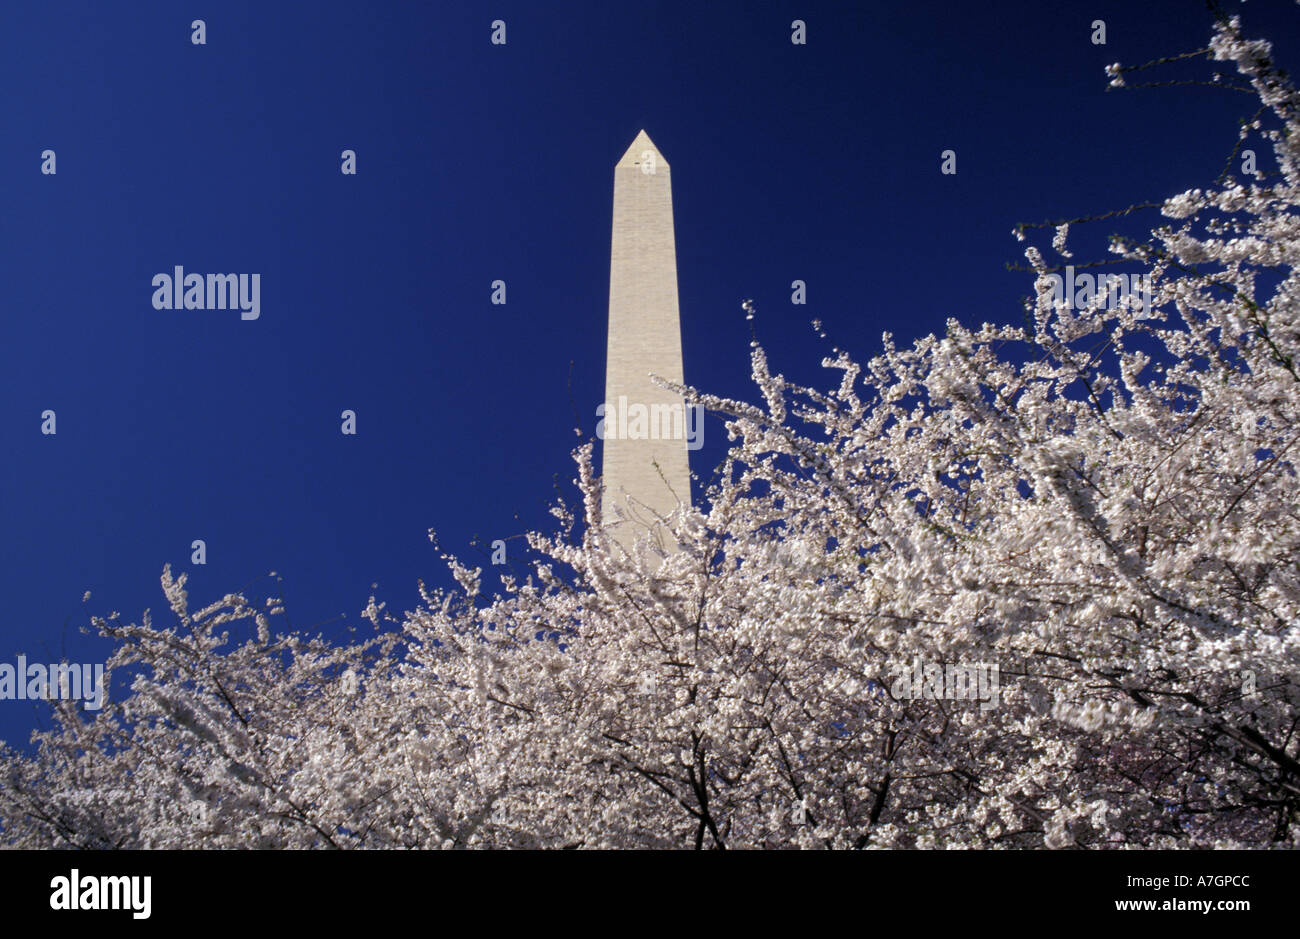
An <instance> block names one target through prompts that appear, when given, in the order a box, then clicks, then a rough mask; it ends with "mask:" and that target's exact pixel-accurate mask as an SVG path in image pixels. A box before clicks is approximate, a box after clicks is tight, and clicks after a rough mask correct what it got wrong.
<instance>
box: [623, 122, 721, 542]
mask: <svg viewBox="0 0 1300 939" xmlns="http://www.w3.org/2000/svg"><path fill="white" fill-rule="evenodd" d="M669 172H670V171H669V168H668V161H667V160H665V159H664V156H663V154H662V153H660V152H659V150H658V148H656V147H655V145H654V144H653V143H652V142H651V141H650V137H649V136H648V135H647V134H646V132H645V131H644V130H643V131H641V133H639V134H637V136H636V139H635V140H634V141H632V146H630V147H628V149H627V152H626V153H624V154H623V158H622V159H621V160H619V161H618V163H617V164H615V166H614V225H613V235H612V238H611V243H610V261H609V345H608V358H607V360H606V368H605V404H604V409H603V414H604V420H603V427H604V432H603V433H602V434H601V436H602V437H603V439H604V444H603V446H604V452H603V460H604V465H603V469H602V476H603V481H604V492H603V495H602V501H601V526H602V528H605V529H606V530H607V531H609V532H610V533H611V534H612V535H613V537H614V540H615V541H616V542H618V543H619V544H621V545H622V546H623V547H624V548H626V549H628V550H629V551H630V550H631V548H632V545H633V543H634V540H635V538H636V536H637V534H638V532H644V531H645V530H647V529H648V530H650V531H652V532H653V531H655V529H656V528H657V526H658V522H659V520H660V519H662V518H664V517H666V516H667V515H668V514H669V513H671V512H672V511H673V510H674V509H675V508H677V506H678V505H679V503H687V504H689V503H690V499H691V481H690V469H689V465H688V461H687V437H686V432H685V427H686V417H687V416H688V415H687V414H686V412H685V408H684V406H683V401H682V397H681V396H680V395H677V394H674V393H673V392H671V391H669V390H668V389H666V388H661V387H660V386H658V385H656V384H655V383H654V381H653V380H652V379H651V377H650V376H651V374H654V375H657V376H659V377H660V378H663V379H666V380H668V381H674V382H679V383H680V382H681V381H682V336H681V324H680V322H679V313H678V309H677V257H676V241H675V239H674V237H673V194H672V183H671V178H670V175H669ZM598 426H600V425H598ZM699 430H700V428H696V432H697V433H698V432H699ZM656 537H657V540H658V542H659V543H660V544H661V545H663V547H665V548H666V549H668V550H672V549H673V548H675V547H676V543H675V541H673V539H672V538H671V537H665V536H664V533H663V532H659V533H658V534H657V535H656Z"/></svg>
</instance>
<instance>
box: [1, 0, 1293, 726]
mask: <svg viewBox="0 0 1300 939" xmlns="http://www.w3.org/2000/svg"><path fill="white" fill-rule="evenodd" d="M1227 6H1228V8H1229V9H1231V10H1233V11H1237V10H1240V11H1241V12H1242V13H1243V15H1244V16H1245V19H1246V26H1247V32H1248V33H1251V34H1264V35H1267V36H1269V37H1270V38H1272V39H1274V40H1275V42H1277V43H1278V44H1279V50H1278V51H1279V55H1280V57H1281V58H1282V60H1283V61H1284V62H1290V63H1293V62H1294V61H1295V56H1296V50H1297V47H1300V42H1297V40H1300V29H1297V28H1296V27H1297V25H1298V24H1300V14H1298V11H1297V8H1296V6H1295V5H1294V4H1293V3H1290V2H1288V0H1274V2H1265V0H1255V2H1251V3H1250V4H1248V5H1242V4H1238V3H1235V2H1231V0H1229V3H1228V4H1227ZM196 17H198V18H203V19H204V20H205V21H206V26H207V44H206V45H205V46H194V45H191V42H190V25H189V24H190V21H191V20H192V19H194V18H196ZM498 18H499V19H503V20H505V21H506V23H507V40H508V41H507V44H506V45H505V46H504V47H498V46H493V45H492V44H491V43H490V42H489V38H490V23H491V21H492V20H494V19H498ZM795 18H799V19H803V20H805V21H806V23H807V30H808V43H807V45H805V46H794V45H792V44H791V42H790V39H789V37H790V23H791V20H793V19H795ZM1094 19H1103V20H1105V21H1106V24H1107V39H1108V43H1107V45H1105V46H1094V45H1093V44H1092V43H1091V42H1090V41H1089V34H1090V26H1089V24H1090V23H1091V22H1092V20H1094ZM1210 24H1211V18H1210V16H1209V14H1208V13H1207V12H1206V11H1205V9H1204V6H1203V4H1202V3H1200V2H1197V0H1159V2H1154V0H1153V2H1142V3H1131V2H1129V3H1116V2H1089V3H1086V4H1081V3H1074V4H1070V3H1065V4H1058V3H1044V2H1042V0H1027V2H1003V3H997V4H994V5H992V8H990V6H989V5H987V4H970V3H963V2H956V0H952V2H947V3H934V2H929V3H927V2H907V3H899V4H877V3H870V4H867V3H854V4H847V3H825V2H812V0H793V2H781V3H767V2H764V3H758V2H743V3H742V2H730V3H712V2H711V3H700V2H680V3H654V2H646V0H635V2H609V0H600V2H594V0H593V2H582V3H546V4H539V3H517V2H503V3H494V4H491V5H484V4H482V3H480V2H461V3H437V4H434V3H424V2H418V3H417V2H400V3H399V2H377V3H374V4H358V3H354V2H347V3H343V2H336V0H328V2H313V3H301V4H286V3H274V2H266V0H253V2H240V3H225V2H215V0H203V2H197V3H190V4H178V3H176V2H174V0H166V2H132V3H111V4H106V3H102V2H79V3H68V2H60V0H43V2H26V3H16V2H14V3H6V4H5V5H4V9H3V11H2V12H0V77H2V83H0V87H2V88H3V90H4V93H3V95H0V114H2V115H3V122H2V123H0V126H2V127H3V135H0V161H2V165H0V174H2V175H0V179H2V180H3V182H2V183H0V200H3V201H2V203H0V218H2V219H3V222H2V223H0V242H2V245H3V274H4V287H5V293H6V297H5V300H6V303H5V312H4V315H3V316H2V317H0V428H3V440H4V442H5V447H4V454H3V456H4V458H3V459H2V460H0V493H2V495H0V526H2V528H0V530H2V532H3V538H4V545H5V550H4V563H3V567H2V568H0V570H2V571H3V574H2V575H0V576H3V587H4V597H5V609H4V612H3V618H2V621H0V622H2V625H0V661H4V662H12V661H13V660H14V657H15V656H16V655H17V654H18V653H26V654H27V655H28V656H29V657H34V658H43V659H46V660H48V657H49V656H51V655H52V656H54V657H55V658H57V657H58V656H59V655H60V654H66V655H68V657H69V658H70V659H71V660H72V661H95V660H99V661H102V658H103V654H104V648H105V646H104V644H103V643H102V642H99V641H97V640H92V639H89V638H86V637H84V636H82V635H81V634H80V633H79V632H78V629H77V627H79V626H80V625H82V624H83V623H85V622H86V620H87V613H88V611H93V612H95V613H100V614H106V613H108V612H110V611H113V610H118V611H121V613H122V614H123V616H124V617H126V618H128V619H132V620H137V621H138V618H139V616H140V614H141V611H142V610H143V609H144V608H146V607H151V608H153V609H154V610H155V612H158V614H159V616H160V617H161V616H164V615H165V614H166V605H165V603H164V601H163V598H162V595H161V593H160V591H159V587H158V577H159V574H160V572H161V569H162V566H163V564H164V563H165V562H171V563H172V565H173V569H174V570H176V571H189V572H190V576H191V581H190V583H191V588H192V598H193V599H194V600H195V601H196V604H197V603H207V602H209V601H211V600H213V599H216V598H217V597H219V596H221V595H222V594H224V593H226V592H228V591H233V590H238V589H240V588H241V587H243V586H244V585H246V584H248V583H249V582H250V581H253V580H255V579H256V578H258V577H259V576H260V575H263V574H265V573H266V572H268V571H270V570H275V571H278V572H280V573H281V575H283V578H284V581H283V584H281V585H279V586H278V587H276V586H274V585H270V584H268V583H267V582H266V581H262V582H261V583H260V584H257V585H254V588H253V589H254V591H261V592H263V593H265V592H266V591H268V590H269V591H271V592H272V593H277V592H278V593H280V594H281V595H283V597H284V598H285V600H286V601H287V603H288V606H289V619H290V622H291V623H292V625H293V626H294V627H295V628H304V627H309V626H313V625H315V624H319V623H322V622H324V621H327V620H330V619H332V618H333V619H336V622H335V623H334V624H332V625H330V626H328V627H326V630H327V631H329V632H334V631H336V630H337V629H338V628H339V625H340V623H339V622H338V621H337V617H339V615H340V614H347V620H346V621H347V622H348V623H356V622H357V616H356V613H357V611H358V610H359V609H360V608H361V607H362V606H363V605H364V604H365V601H366V598H367V596H368V595H369V593H370V585H371V583H372V582H377V583H378V584H379V596H380V598H381V599H384V600H386V601H388V603H389V607H390V609H395V610H398V611H401V610H405V609H409V608H411V607H412V606H413V605H414V604H415V603H416V602H417V599H418V597H417V593H416V581H417V578H420V577H423V578H425V579H426V580H427V581H429V582H431V583H434V584H441V583H444V582H445V580H446V578H445V574H444V568H443V566H442V563H441V562H440V561H439V560H438V558H437V551H436V550H435V549H434V548H433V546H432V545H430V543H429V541H428V539H427V536H426V532H427V530H428V529H429V528H430V527H433V528H436V529H437V531H438V532H439V535H440V539H441V542H442V544H443V546H444V547H446V548H448V549H450V550H452V551H455V552H457V553H459V554H461V555H462V556H463V557H466V558H472V557H474V556H475V554H474V552H473V551H472V550H471V549H470V547H469V542H470V540H471V539H472V538H473V537H474V536H475V535H478V536H480V537H481V538H482V539H483V540H485V541H487V540H491V539H494V538H505V537H509V536H511V535H516V534H518V533H520V532H522V531H523V530H525V528H527V527H548V528H549V527H550V525H551V524H552V522H551V519H550V516H549V515H548V514H547V512H546V506H547V505H548V503H549V502H550V501H551V500H552V499H553V497H554V488H553V482H552V478H553V477H554V476H557V475H558V477H559V479H560V481H561V483H562V485H563V487H564V489H565V491H566V493H567V494H568V495H570V496H572V495H573V488H572V486H571V485H570V480H571V479H572V477H573V475H574V473H573V464H572V462H571V460H570V456H569V451H570V449H571V448H572V447H573V446H574V445H575V443H576V442H577V438H576V437H575V435H574V433H573V430H572V428H573V427H574V424H575V416H574V412H573V407H572V406H571V404H570V389H569V376H570V362H572V363H573V366H572V397H573V400H574V401H576V404H577V408H578V412H579V416H580V420H581V423H582V428H583V430H584V432H585V433H586V434H590V433H591V432H592V431H593V429H594V423H595V420H594V409H595V406H596V404H597V403H598V402H599V401H600V398H601V395H602V394H603V390H604V382H603V368H604V354H605V338H606V337H605V315H606V302H607V296H608V294H607V291H608V285H609V255H608V250H609V225H610V212H611V198H612V180H613V175H612V173H613V166H614V163H615V161H616V160H617V159H618V158H619V156H620V155H621V154H622V153H623V151H624V150H625V149H626V148H627V146H628V145H629V143H630V142H631V141H632V138H633V137H634V136H635V135H636V132H637V131H638V130H639V129H640V128H642V127H644V128H646V130H647V131H648V132H649V134H650V136H651V137H652V138H653V139H654V141H655V143H656V144H657V145H658V146H659V147H660V149H661V150H662V151H663V153H664V155H665V156H666V157H667V159H668V160H669V161H670V162H671V164H672V173H673V199H674V204H675V211H676V229H677V254H678V271H679V278H680V280H679V288H680V298H681V310H682V327H683V343H684V350H685V351H684V355H685V370H686V378H687V381H688V382H691V383H694V384H698V385H700V386H701V387H704V388H706V389H707V390H710V391H714V392H718V393H721V394H724V395H729V396H733V397H745V398H752V397H753V388H752V385H751V384H750V383H749V380H748V375H749V364H748V354H749V348H748V342H749V332H748V325H747V324H746V322H745V320H744V314H743V313H742V312H741V310H740V302H741V300H742V299H744V298H746V297H753V298H754V299H755V301H756V304H757V306H758V310H759V316H758V319H757V320H756V324H755V325H756V326H757V328H758V331H759V335H760V338H761V339H762V340H763V341H764V343H765V344H766V345H767V346H768V348H769V351H770V352H771V355H772V365H773V368H775V369H777V370H779V371H783V372H785V373H786V374H788V375H790V376H792V377H797V378H799V379H803V380H812V381H818V380H820V381H823V383H824V382H825V381H828V380H834V381H836V382H837V381H838V379H837V377H830V378H822V375H823V373H822V372H821V370H820V368H819V364H818V363H819V362H820V359H821V357H822V356H823V355H824V354H827V353H828V352H829V348H830V346H831V345H832V344H835V345H839V346H842V347H844V348H847V349H849V350H850V351H851V352H853V353H855V354H856V355H857V356H859V357H860V358H865V357H868V356H870V355H872V354H874V353H876V352H877V351H879V346H880V335H881V333H882V331H885V330H889V331H892V332H894V333H895V334H896V336H897V338H898V339H899V341H908V342H910V341H911V340H912V339H914V338H916V337H918V336H921V335H923V334H925V333H928V332H931V331H935V330H942V328H943V324H944V322H945V320H946V319H947V318H948V317H949V316H956V317H958V318H959V319H962V320H963V321H966V322H972V323H978V322H980V321H983V320H1000V321H1008V320H1017V321H1018V320H1019V318H1020V311H1019V298H1020V297H1021V296H1022V295H1024V294H1025V293H1027V292H1029V281H1028V280H1027V279H1026V277H1025V275H1023V274H1019V275H1018V274H1012V273H1008V272H1007V271H1005V269H1004V264H1005V263H1006V262H1007V261H1015V260H1019V259H1020V251H1021V250H1022V249H1021V248H1020V247H1019V246H1018V245H1017V244H1016V243H1015V242H1014V241H1013V240H1012V239H1011V237H1010V236H1009V232H1010V229H1011V228H1012V226H1013V225H1014V224H1015V223H1016V222H1018V221H1032V220H1039V219H1043V218H1047V217H1053V218H1055V217H1061V216H1068V215H1074V214H1086V213H1094V212H1101V211H1105V210H1107V209H1111V208H1116V207H1120V206H1123V205H1127V204H1130V203H1132V202H1136V201H1142V200H1145V199H1148V198H1152V197H1157V198H1158V197H1163V196H1166V195H1169V194H1172V193H1173V192H1176V191H1180V190H1182V189H1185V188H1188V187H1190V186H1194V185H1204V184H1207V183H1209V182H1211V181H1212V180H1213V178H1214V177H1215V176H1216V175H1217V174H1218V173H1219V171H1220V169H1221V168H1222V166H1223V162H1224V159H1225V158H1226V156H1227V153H1228V152H1229V150H1230V149H1231V146H1232V143H1233V140H1234V134H1235V127H1236V125H1235V119H1236V118H1237V117H1238V116H1241V115H1244V114H1246V113H1248V110H1249V109H1248V105H1249V104H1250V102H1249V100H1248V99H1245V98H1244V97H1241V98H1238V97H1234V96H1232V95H1230V94H1228V93H1224V92H1219V91H1214V90H1209V89H1206V90H1189V89H1157V90H1151V91H1137V92H1120V93H1117V92H1106V91H1105V85H1106V79H1105V76H1104V74H1103V66H1104V65H1106V64H1107V63H1109V62H1112V61H1116V60H1119V61H1122V62H1124V63H1126V64H1132V63H1137V62H1142V61H1146V60H1148V59H1152V58H1156V57H1158V56H1162V55H1167V54H1170V53H1177V52H1182V51H1186V50H1189V49H1193V48H1197V47H1199V46H1201V45H1203V44H1204V43H1205V41H1206V40H1207V38H1208V36H1209V31H1210ZM47 148H49V149H53V150H55V151H56V153H57V166H58V173H57V175H56V176H42V175H41V174H40V171H39V170H40V153H41V151H42V150H44V149H47ZM345 148H351V149H354V150H355V151H356V152H357V157H358V175H356V176H354V177H349V176H343V175H342V174H340V172H339V163H340V157H339V155H340V151H342V150H343V149H345ZM948 148H951V149H954V150H956V152H957V156H958V173H957V175H956V176H955V177H952V176H943V175H941V174H940V173H939V154H940V152H941V151H942V150H944V149H948ZM1103 233H1104V231H1103ZM177 264H180V265H183V266H184V267H185V268H186V270H187V271H189V272H199V273H216V272H242V273H253V272H256V273H260V274H261V275H262V298H261V300H262V311H261V317H260V319H258V320H257V321H253V322H244V321H241V319H240V317H239V314H238V313H237V312H230V311H224V312H223V311H199V310H188V311H187V310H162V311H158V310H154V309H153V308H152V305H151V302H150V301H151V297H152V294H153V288H152V287H151V285H150V281H151V279H152V277H153V275H154V274H156V273H159V272H168V273H170V271H171V270H172V267H173V266H174V265H177ZM498 278H500V279H503V280H505V281H506V282H507V285H508V303H507V305H506V306H504V307H501V306H493V305H491V303H490V302H489V300H490V284H491V282H492V281H493V280H495V279H498ZM796 278H797V279H802V280H804V281H806V283H807V285H808V298H809V303H808V305H807V306H806V307H796V306H792V305H791V304H790V282H791V281H792V280H794V279H796ZM813 317H819V318H820V319H822V320H823V321H824V323H825V328H826V330H827V332H828V334H829V339H828V340H826V341H822V340H818V339H817V337H816V336H815V335H814V333H813V331H812V330H811V329H810V328H809V326H808V325H807V324H808V321H809V320H810V319H811V318H813ZM345 408H350V409H353V410H355V411H356V412H357V415H358V426H359V433H358V435H357V436H355V437H345V436H343V435H342V434H341V433H340V430H339V427H340V417H339V415H340V412H341V411H342V410H343V409H345ZM45 409H53V410H55V411H56V412H57V419H58V434H57V436H55V437H47V436H42V435H41V433H40V414H41V412H42V411H44V410H45ZM719 426H720V425H718V424H717V423H716V422H711V423H710V424H709V425H708V428H707V430H706V435H707V436H706V440H707V441H708V444H707V446H706V447H705V449H704V450H703V451H701V452H699V453H696V454H695V455H693V457H692V459H693V464H692V469H693V470H695V471H696V472H697V473H700V474H701V475H703V476H705V477H706V478H707V476H708V475H709V474H710V472H711V470H712V467H713V466H714V465H715V464H716V462H717V459H718V457H719V455H720V453H721V452H722V451H721V443H722V441H721V437H722V435H721V433H719ZM196 538H201V539H203V540H205V541H206V543H207V550H208V563H207V565H206V566H205V567H198V568H196V567H194V566H193V565H191V564H190V547H189V546H190V543H191V542H192V541H193V540H194V539H196ZM518 545H519V542H517V541H516V542H511V552H512V557H517V556H518V554H519V548H518ZM484 560H486V559H484ZM86 590H89V591H91V593H92V597H91V600H90V602H89V603H88V604H86V605H83V604H82V600H81V598H82V594H83V592H84V591H86ZM366 628H367V629H368V628H369V627H368V626H367V627H366ZM36 723H37V717H36V714H35V712H34V710H33V708H32V706H31V704H30V703H28V702H2V701H0V737H3V738H5V739H7V740H8V741H9V742H10V743H15V744H21V743H23V742H24V741H25V738H26V736H27V733H28V731H29V730H30V728H31V727H33V726H35V725H36Z"/></svg>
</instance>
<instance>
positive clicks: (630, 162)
mask: <svg viewBox="0 0 1300 939" xmlns="http://www.w3.org/2000/svg"><path fill="white" fill-rule="evenodd" d="M647 150H649V151H650V152H651V153H653V154H654V158H655V161H656V162H657V163H658V164H659V165H660V166H662V167H665V168H667V166H668V160H667V159H665V158H664V155H663V153H661V152H660V150H659V148H658V147H656V146H655V144H654V141H653V140H651V139H650V135H649V134H647V133H646V132H645V128H644V127H643V128H641V130H640V132H639V133H637V135H636V139H635V140H633V141H632V145H631V146H630V147H628V148H627V152H626V153H624V154H623V158H622V159H621V160H619V161H618V163H616V164H615V168H616V169H617V168H618V167H620V166H640V165H641V160H642V157H643V155H644V154H645V152H646V151H647Z"/></svg>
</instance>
